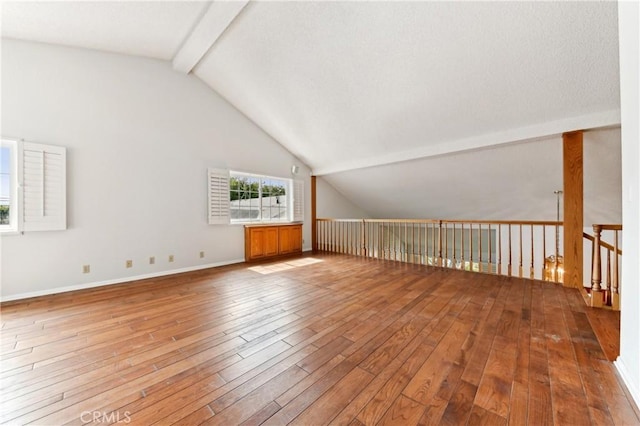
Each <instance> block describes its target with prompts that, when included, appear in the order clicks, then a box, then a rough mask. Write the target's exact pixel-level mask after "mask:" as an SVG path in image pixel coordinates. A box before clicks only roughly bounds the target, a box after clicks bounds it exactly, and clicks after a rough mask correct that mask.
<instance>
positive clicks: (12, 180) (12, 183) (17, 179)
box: [0, 138, 22, 235]
mask: <svg viewBox="0 0 640 426" xmlns="http://www.w3.org/2000/svg"><path fill="white" fill-rule="evenodd" d="M0 147H2V148H9V156H10V160H9V168H10V173H9V224H5V225H0V234H2V235H10V234H17V233H19V232H20V230H21V229H22V226H21V223H20V218H21V217H22V215H21V214H20V210H21V209H20V206H21V205H22V197H21V195H22V193H21V191H20V190H19V189H20V187H21V184H22V182H21V176H22V172H21V167H20V166H21V164H20V162H19V161H18V158H19V157H20V156H21V155H20V152H19V151H21V149H22V144H21V143H20V141H19V140H15V139H6V138H2V140H1V141H0Z"/></svg>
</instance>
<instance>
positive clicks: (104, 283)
mask: <svg viewBox="0 0 640 426" xmlns="http://www.w3.org/2000/svg"><path fill="white" fill-rule="evenodd" d="M242 262H244V259H233V260H226V261H223V262H216V263H208V264H206V265H197V266H189V267H186V268H179V269H170V270H167V271H160V272H153V273H150V274H143V275H134V276H129V277H122V278H115V279H112V280H105V281H97V282H92V283H84V284H77V285H70V286H66V287H56V288H51V289H47V290H39V291H31V292H28V293H19V294H13V295H11V296H6V297H2V298H0V302H10V301H13V300H21V299H28V298H31V297H38V296H49V295H52V294H58V293H66V292H68V291H76V290H84V289H88V288H95V287H103V286H107V285H113V284H122V283H126V282H129V281H138V280H145V279H148V278H157V277H164V276H166V275H173V274H180V273H183V272H192V271H198V270H200V269H208V268H215V267H218V266H226V265H232V264H234V263H242Z"/></svg>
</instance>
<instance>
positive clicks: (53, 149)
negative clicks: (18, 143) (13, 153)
mask: <svg viewBox="0 0 640 426" xmlns="http://www.w3.org/2000/svg"><path fill="white" fill-rule="evenodd" d="M22 194H23V196H22V197H23V198H22V199H23V202H22V206H23V210H22V230H23V231H53V230H62V229H66V228H67V218H66V204H67V200H66V149H65V148H63V147H58V146H51V145H43V144H36V143H30V142H24V144H23V152H22Z"/></svg>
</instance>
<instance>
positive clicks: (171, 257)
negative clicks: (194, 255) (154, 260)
mask: <svg viewBox="0 0 640 426" xmlns="http://www.w3.org/2000/svg"><path fill="white" fill-rule="evenodd" d="M169 262H173V255H172V254H170V255H169Z"/></svg>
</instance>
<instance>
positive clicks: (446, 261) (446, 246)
mask: <svg viewBox="0 0 640 426" xmlns="http://www.w3.org/2000/svg"><path fill="white" fill-rule="evenodd" d="M440 229H442V230H443V231H442V232H444V236H443V237H444V257H443V258H442V266H444V267H445V268H446V267H448V266H449V227H448V226H447V224H446V223H445V224H444V228H442V227H441V228H440Z"/></svg>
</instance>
